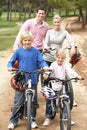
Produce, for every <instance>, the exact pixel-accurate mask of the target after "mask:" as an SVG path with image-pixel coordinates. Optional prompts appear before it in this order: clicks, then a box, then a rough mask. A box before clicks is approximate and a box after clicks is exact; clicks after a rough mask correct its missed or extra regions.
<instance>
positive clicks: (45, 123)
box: [43, 118, 50, 126]
mask: <svg viewBox="0 0 87 130" xmlns="http://www.w3.org/2000/svg"><path fill="white" fill-rule="evenodd" d="M43 125H44V126H48V125H50V119H49V118H46V119H45V121H44V123H43Z"/></svg>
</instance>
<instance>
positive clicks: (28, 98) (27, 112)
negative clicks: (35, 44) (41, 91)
mask: <svg viewBox="0 0 87 130" xmlns="http://www.w3.org/2000/svg"><path fill="white" fill-rule="evenodd" d="M42 72H43V70H42V69H37V70H35V71H31V72H27V71H24V70H19V69H13V73H14V74H15V75H14V76H13V77H12V78H11V86H12V87H13V88H14V89H16V90H18V91H20V92H22V91H25V101H24V104H21V105H20V106H19V112H20V110H21V108H22V107H23V113H22V114H23V115H21V116H20V118H22V116H24V118H25V119H26V121H27V130H31V122H32V119H31V118H32V104H34V98H35V90H34V89H32V84H31V83H32V81H31V75H32V74H34V73H42ZM25 74H26V75H28V81H27V82H26V81H25ZM34 105H37V104H34Z"/></svg>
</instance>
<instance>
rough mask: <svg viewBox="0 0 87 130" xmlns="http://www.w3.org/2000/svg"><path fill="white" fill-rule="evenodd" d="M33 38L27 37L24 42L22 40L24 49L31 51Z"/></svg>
mask: <svg viewBox="0 0 87 130" xmlns="http://www.w3.org/2000/svg"><path fill="white" fill-rule="evenodd" d="M32 42H33V41H32V38H31V37H25V38H24V39H23V40H22V46H23V48H25V49H29V48H31V44H32Z"/></svg>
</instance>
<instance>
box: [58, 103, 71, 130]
mask: <svg viewBox="0 0 87 130" xmlns="http://www.w3.org/2000/svg"><path fill="white" fill-rule="evenodd" d="M60 130H71V112H70V105H69V102H67V101H63V108H62V107H61V106H60Z"/></svg>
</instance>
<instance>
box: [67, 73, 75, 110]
mask: <svg viewBox="0 0 87 130" xmlns="http://www.w3.org/2000/svg"><path fill="white" fill-rule="evenodd" d="M66 79H69V76H68V75H66ZM66 94H67V95H68V96H69V98H70V110H72V109H73V102H74V92H73V86H72V83H71V81H69V82H68V83H66Z"/></svg>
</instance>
